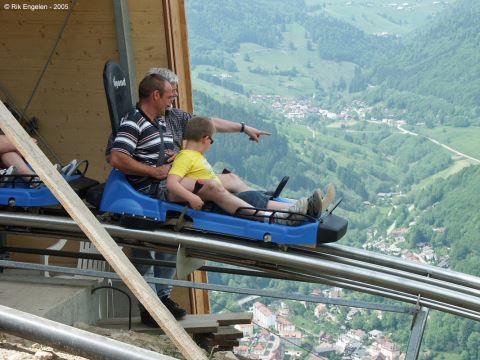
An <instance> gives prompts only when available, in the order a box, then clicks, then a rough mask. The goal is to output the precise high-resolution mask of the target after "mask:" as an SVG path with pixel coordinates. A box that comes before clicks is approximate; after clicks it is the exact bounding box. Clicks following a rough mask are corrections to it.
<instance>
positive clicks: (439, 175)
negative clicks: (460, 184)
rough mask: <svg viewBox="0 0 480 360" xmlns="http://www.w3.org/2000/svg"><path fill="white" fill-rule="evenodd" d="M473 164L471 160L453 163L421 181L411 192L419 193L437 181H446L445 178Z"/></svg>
mask: <svg viewBox="0 0 480 360" xmlns="http://www.w3.org/2000/svg"><path fill="white" fill-rule="evenodd" d="M473 164H474V162H473V161H472V160H467V159H464V160H458V161H455V162H454V163H453V164H452V166H450V167H448V168H447V169H444V170H442V171H439V172H438V173H436V174H434V175H432V176H430V177H428V178H426V179H423V180H422V181H421V182H419V183H418V184H416V185H414V186H412V191H421V190H422V189H425V188H426V187H427V186H428V185H431V184H433V183H434V182H435V180H437V179H446V178H447V177H449V176H451V175H454V174H456V173H458V172H460V171H461V170H462V169H464V168H466V167H468V166H470V165H473Z"/></svg>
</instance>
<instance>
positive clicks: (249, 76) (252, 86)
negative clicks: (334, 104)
mask: <svg viewBox="0 0 480 360" xmlns="http://www.w3.org/2000/svg"><path fill="white" fill-rule="evenodd" d="M291 44H293V48H292V47H291ZM247 55H248V57H250V59H251V60H250V61H246V60H245V59H246V56H247ZM226 56H229V55H226ZM231 56H232V58H231V59H232V60H233V61H234V62H235V64H236V65H237V68H238V70H239V71H238V72H230V73H229V74H230V75H232V76H233V78H234V79H235V80H236V81H237V82H238V83H239V84H242V85H243V87H244V89H245V90H246V91H248V92H250V93H251V94H261V95H282V96H295V97H297V96H312V95H313V94H314V93H317V92H318V91H317V90H316V89H315V82H316V81H318V83H320V85H321V86H322V88H323V89H324V90H325V92H327V93H328V92H329V90H330V88H331V87H332V86H333V85H334V84H336V83H338V81H339V79H340V78H341V77H343V78H344V80H345V81H346V82H347V83H349V82H350V80H351V78H352V77H353V73H354V69H355V66H354V64H352V63H347V62H335V61H328V60H323V59H321V58H320V56H319V55H318V52H317V51H315V50H313V51H309V50H308V49H307V40H306V39H305V29H304V28H303V27H302V26H300V25H298V24H290V25H289V26H287V31H286V32H285V33H284V41H282V43H280V44H278V47H277V48H275V49H270V48H264V47H262V46H260V45H256V44H252V43H243V44H241V45H240V50H239V52H237V53H235V54H233V55H231ZM249 67H250V68H251V69H255V68H257V67H260V68H261V69H264V70H266V71H268V72H269V73H268V74H258V73H253V72H251V71H250V70H249ZM294 67H295V68H296V70H297V71H298V74H297V76H295V77H289V76H285V75H278V72H279V71H287V70H291V69H292V68H294ZM201 72H203V73H208V74H212V75H218V74H221V73H226V72H227V71H225V70H224V69H220V68H216V67H215V66H205V65H201V66H196V67H195V68H194V69H193V71H192V77H193V82H194V84H195V88H197V89H198V90H203V91H206V92H207V93H212V95H214V96H226V97H227V98H228V97H233V96H234V93H233V92H230V91H228V90H225V93H224V94H223V93H222V92H220V91H219V89H221V88H220V87H218V86H213V85H212V84H209V83H207V82H205V81H202V80H199V79H198V74H199V73H201ZM275 73H277V74H275Z"/></svg>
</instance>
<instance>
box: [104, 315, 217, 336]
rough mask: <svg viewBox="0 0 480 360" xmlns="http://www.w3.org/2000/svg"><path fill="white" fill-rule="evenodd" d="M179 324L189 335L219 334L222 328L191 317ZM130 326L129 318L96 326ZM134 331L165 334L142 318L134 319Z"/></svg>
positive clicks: (213, 321) (111, 320)
mask: <svg viewBox="0 0 480 360" xmlns="http://www.w3.org/2000/svg"><path fill="white" fill-rule="evenodd" d="M177 321H178V324H179V325H180V326H181V327H183V328H184V329H185V331H186V332H188V333H189V334H205V333H218V332H219V331H220V327H219V325H218V322H216V321H215V320H210V319H195V318H194V317H190V318H189V319H180V320H177ZM127 325H128V318H126V317H121V318H110V319H101V320H99V321H98V322H97V324H96V326H100V327H104V328H108V329H126V328H127ZM132 330H134V331H149V332H150V331H158V332H159V333H162V334H163V331H162V329H157V328H152V327H150V326H146V325H143V324H142V323H141V322H140V317H138V316H134V317H132Z"/></svg>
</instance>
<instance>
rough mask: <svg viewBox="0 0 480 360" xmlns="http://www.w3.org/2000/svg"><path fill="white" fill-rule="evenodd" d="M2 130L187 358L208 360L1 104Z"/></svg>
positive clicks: (0, 121) (0, 123)
mask: <svg viewBox="0 0 480 360" xmlns="http://www.w3.org/2000/svg"><path fill="white" fill-rule="evenodd" d="M0 128H1V129H2V130H3V132H4V133H5V134H6V135H7V137H8V138H9V139H10V141H11V142H12V143H13V144H14V145H15V147H16V148H17V150H18V151H19V152H20V153H21V154H22V155H23V156H24V157H25V159H26V160H27V161H28V163H29V164H30V165H31V166H32V167H33V170H34V171H35V172H36V174H37V175H38V176H40V179H42V181H43V182H44V183H45V185H47V186H48V188H49V189H50V191H51V192H52V193H53V194H54V195H55V197H56V198H57V199H58V200H59V201H60V203H61V204H62V205H63V207H64V208H65V210H66V211H67V212H68V213H69V214H70V216H71V217H72V219H73V220H75V222H76V223H77V224H78V226H79V227H80V228H81V229H82V231H83V232H84V233H85V235H86V236H87V237H88V238H89V239H90V241H91V242H92V243H93V244H94V245H95V246H96V247H97V249H98V251H100V253H101V254H102V255H103V256H104V258H105V259H106V260H107V261H108V263H109V264H110V265H111V266H112V268H113V269H114V270H115V272H116V273H117V274H118V275H119V276H120V277H121V278H122V280H123V282H124V283H125V284H126V285H127V286H128V288H129V289H130V290H131V291H132V292H133V294H134V295H135V296H136V297H137V299H138V300H139V301H140V302H141V303H142V304H143V306H145V308H146V309H147V310H148V312H149V313H150V314H151V315H152V317H153V318H154V319H155V321H157V323H158V324H159V325H160V327H161V328H162V330H163V331H164V332H165V334H167V335H168V337H169V338H170V339H171V340H172V341H173V343H174V344H175V345H176V346H177V348H178V349H179V350H180V352H181V353H182V354H183V355H184V356H185V358H187V359H192V360H200V359H204V360H206V359H207V357H206V355H205V354H204V353H203V351H202V350H201V349H200V348H199V347H198V346H197V344H195V342H194V341H193V340H192V338H191V337H190V336H189V335H188V334H187V333H186V332H185V330H184V329H183V328H182V327H181V326H180V325H179V324H178V323H177V321H176V320H175V318H174V317H173V316H172V314H171V313H170V312H169V311H168V310H167V308H166V307H165V305H163V303H162V302H161V301H160V299H159V298H158V297H157V294H155V292H154V291H153V289H152V288H151V287H150V286H149V285H148V284H147V283H146V281H145V279H143V277H142V276H141V275H140V273H139V272H138V271H137V269H135V267H134V266H133V265H132V263H131V262H130V260H129V259H128V258H127V257H126V256H125V254H124V253H123V252H122V251H121V250H120V248H119V247H118V246H117V244H116V243H115V241H114V240H113V239H112V237H111V236H110V235H109V234H108V233H107V231H106V230H105V229H104V228H103V226H102V225H101V224H100V223H99V222H98V220H97V219H96V218H95V216H94V215H93V214H92V213H91V212H90V210H88V208H87V207H86V205H85V204H84V203H83V201H82V200H81V199H80V198H79V197H78V196H77V194H75V192H74V191H73V190H72V188H71V187H70V186H69V185H68V183H67V182H66V181H65V179H64V178H63V177H62V175H61V174H60V173H59V172H58V171H57V170H56V169H55V168H54V166H53V164H52V163H51V162H50V161H49V160H48V158H47V157H46V156H45V154H44V153H43V152H42V151H41V150H40V148H39V147H38V146H37V145H36V144H35V143H34V142H33V141H32V139H31V138H30V136H29V135H28V134H27V132H26V131H25V130H24V129H23V128H22V127H21V125H20V124H19V123H18V122H17V120H16V119H15V118H14V117H13V115H12V114H11V113H10V111H8V109H7V108H6V107H5V105H4V104H3V102H1V101H0Z"/></svg>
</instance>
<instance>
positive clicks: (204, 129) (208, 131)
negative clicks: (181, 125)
mask: <svg viewBox="0 0 480 360" xmlns="http://www.w3.org/2000/svg"><path fill="white" fill-rule="evenodd" d="M213 134H215V125H213V122H212V120H211V119H210V118H208V117H206V116H195V117H193V118H192V119H191V120H189V121H188V123H187V127H186V128H185V133H184V135H183V138H184V139H185V140H194V141H200V140H201V139H202V138H203V137H204V136H213Z"/></svg>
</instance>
